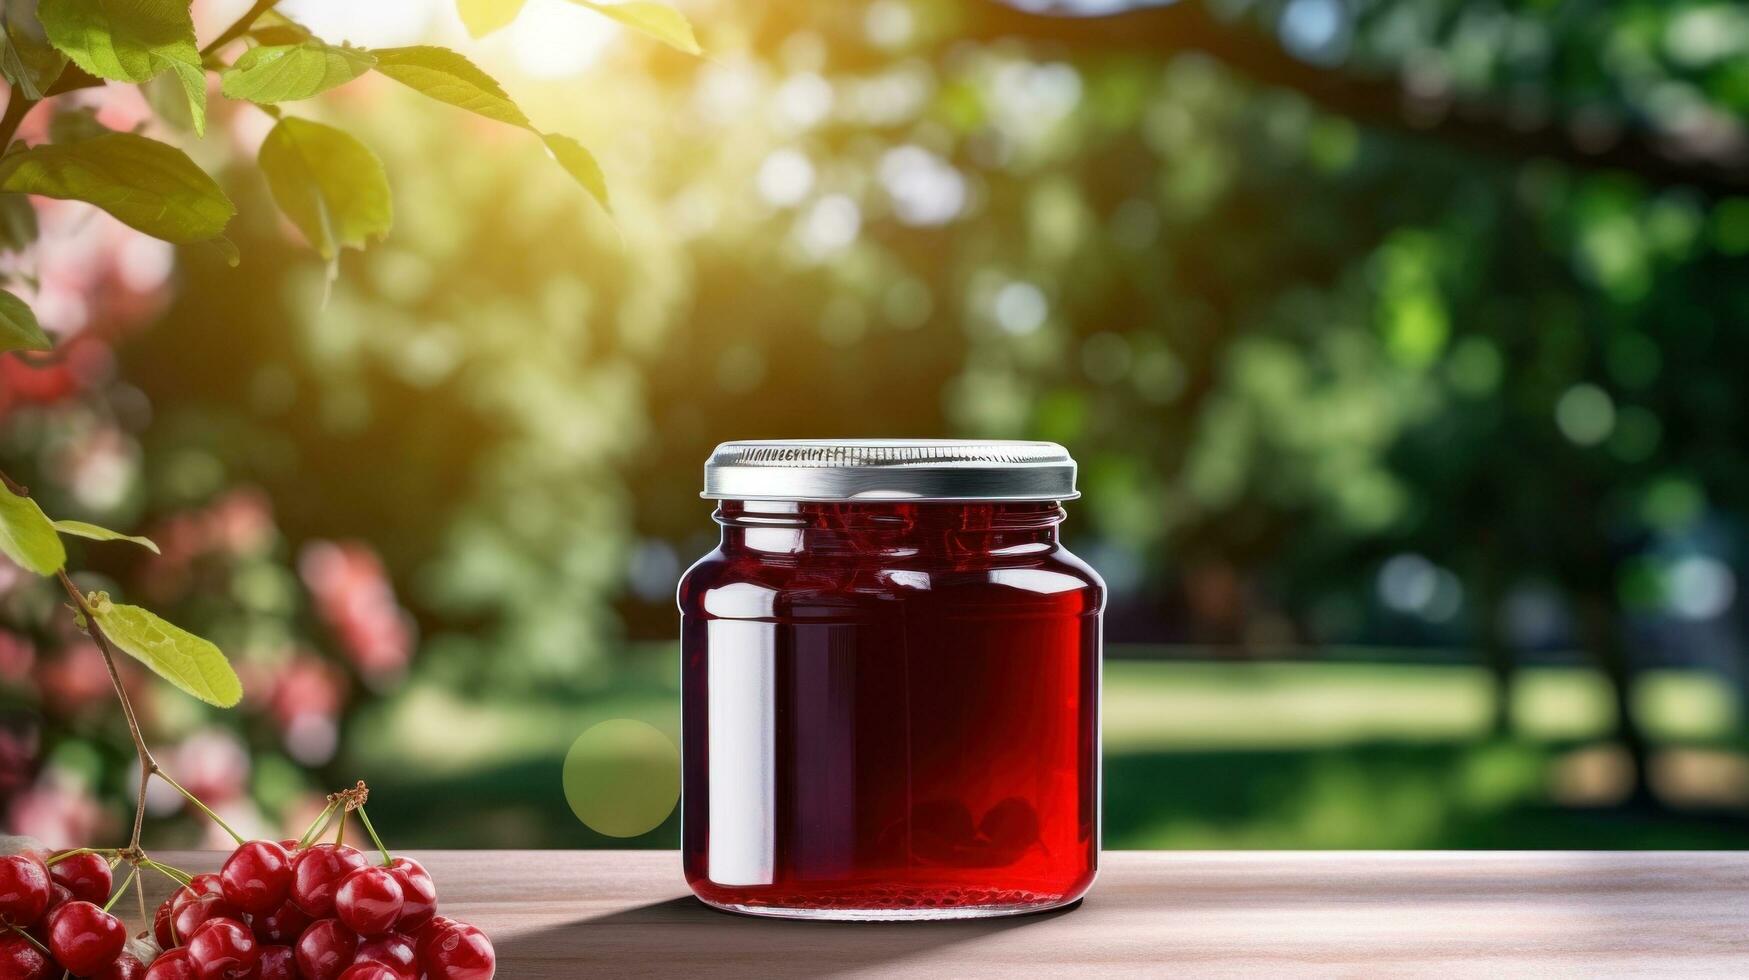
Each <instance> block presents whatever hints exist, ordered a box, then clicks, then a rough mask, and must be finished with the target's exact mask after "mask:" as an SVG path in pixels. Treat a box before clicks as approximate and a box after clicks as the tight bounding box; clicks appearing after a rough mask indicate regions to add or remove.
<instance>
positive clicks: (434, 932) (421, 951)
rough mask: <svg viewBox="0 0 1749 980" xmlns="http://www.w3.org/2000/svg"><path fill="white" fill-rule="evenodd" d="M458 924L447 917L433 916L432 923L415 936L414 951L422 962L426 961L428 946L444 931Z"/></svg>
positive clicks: (428, 923)
mask: <svg viewBox="0 0 1749 980" xmlns="http://www.w3.org/2000/svg"><path fill="white" fill-rule="evenodd" d="M458 924H459V923H457V922H456V920H454V919H452V918H450V917H449V916H447V915H434V916H432V917H431V921H430V922H427V923H425V928H423V929H420V930H419V931H418V932H416V933H414V934H413V951H414V952H415V953H416V954H418V956H419V959H420V960H424V959H425V946H426V944H428V943H429V942H430V941H431V940H433V939H436V938H437V937H438V936H439V935H441V934H442V933H443V930H445V929H448V928H449V927H450V926H453V925H458Z"/></svg>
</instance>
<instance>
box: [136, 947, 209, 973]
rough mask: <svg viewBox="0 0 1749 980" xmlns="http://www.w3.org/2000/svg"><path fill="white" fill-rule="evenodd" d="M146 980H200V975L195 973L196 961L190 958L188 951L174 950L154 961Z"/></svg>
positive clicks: (183, 949)
mask: <svg viewBox="0 0 1749 980" xmlns="http://www.w3.org/2000/svg"><path fill="white" fill-rule="evenodd" d="M146 980H200V974H199V973H198V972H196V971H195V968H194V961H193V960H191V959H189V958H188V950H187V949H186V948H182V949H172V950H168V951H166V952H164V953H162V954H160V955H159V956H158V958H157V959H155V960H153V961H152V966H151V968H150V969H148V970H147V971H146Z"/></svg>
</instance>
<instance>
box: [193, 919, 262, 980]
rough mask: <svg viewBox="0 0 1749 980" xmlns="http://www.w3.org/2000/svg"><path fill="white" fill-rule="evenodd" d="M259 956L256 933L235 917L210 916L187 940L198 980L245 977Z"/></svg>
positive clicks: (223, 979)
mask: <svg viewBox="0 0 1749 980" xmlns="http://www.w3.org/2000/svg"><path fill="white" fill-rule="evenodd" d="M260 957H261V951H260V948H259V947H258V946H257V945H256V942H255V934H254V933H252V932H250V931H249V927H248V926H246V925H244V924H243V923H241V922H239V921H237V920H236V919H213V920H211V921H209V922H207V923H206V924H205V925H203V926H201V927H200V929H199V931H197V932H196V933H195V934H194V935H193V936H192V937H191V938H190V939H189V940H188V958H189V959H190V960H191V961H193V963H194V968H195V970H196V972H198V973H199V974H200V977H201V980H225V978H227V977H233V976H247V975H248V974H249V972H250V971H251V970H253V969H254V968H255V963H256V961H257V960H258V959H260Z"/></svg>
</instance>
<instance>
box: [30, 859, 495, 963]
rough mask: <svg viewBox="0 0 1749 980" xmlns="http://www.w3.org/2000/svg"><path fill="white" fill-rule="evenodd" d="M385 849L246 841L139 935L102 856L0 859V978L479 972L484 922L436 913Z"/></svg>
mask: <svg viewBox="0 0 1749 980" xmlns="http://www.w3.org/2000/svg"><path fill="white" fill-rule="evenodd" d="M384 857H385V861H384V863H380V864H378V863H372V862H371V861H370V860H369V859H368V858H367V857H366V856H365V855H364V854H363V853H362V852H360V851H358V850H357V849H355V848H352V847H348V846H346V845H345V844H339V843H333V844H314V845H310V846H300V844H299V842H297V841H289V840H288V841H280V842H277V843H276V842H274V841H259V840H258V841H250V842H249V843H246V844H243V845H241V846H239V847H238V848H237V849H236V851H234V852H233V853H232V854H231V856H230V857H229V859H227V860H226V861H225V864H224V868H223V869H222V870H221V871H220V872H219V873H218V874H201V875H194V876H193V877H192V878H189V879H188V881H187V883H186V884H184V885H182V886H180V887H179V888H177V889H176V891H175V892H174V893H173V894H172V895H171V896H170V898H168V899H167V900H165V902H164V903H163V904H162V905H160V906H159V907H158V911H157V915H156V916H155V917H154V921H153V929H152V935H151V937H150V938H147V934H145V933H142V934H141V937H140V938H139V939H135V940H129V939H128V935H127V928H126V927H125V926H124V925H123V924H122V922H121V920H120V919H119V918H117V917H116V916H114V915H112V914H110V912H109V911H108V906H107V904H105V903H108V902H113V901H114V899H112V898H110V889H111V887H112V885H113V881H112V874H113V872H112V870H111V865H110V862H109V860H107V859H106V858H104V857H103V856H102V855H101V854H98V853H95V852H89V851H86V852H72V853H68V854H63V855H59V856H56V857H55V858H52V859H51V860H50V861H49V862H47V863H45V862H44V861H43V859H42V858H41V857H39V856H37V855H35V854H14V855H9V856H6V857H0V978H5V980H53V978H54V977H57V976H60V975H62V971H65V972H67V973H71V974H72V975H73V976H76V977H90V978H97V980H299V978H301V980H491V978H492V975H493V973H494V972H495V970H496V965H497V955H496V953H495V952H494V951H493V949H492V943H491V941H490V940H488V939H487V938H486V936H485V934H484V933H482V932H481V931H480V930H479V929H476V928H475V927H473V926H471V925H467V924H465V923H461V922H456V921H455V920H453V919H450V918H446V917H444V916H441V915H438V914H437V886H436V885H435V884H434V883H433V882H432V879H431V875H430V874H429V873H428V872H427V871H426V870H425V868H424V867H423V866H421V865H420V864H419V862H418V861H415V860H413V859H412V858H408V857H394V858H392V859H390V858H388V856H387V855H386V854H385V855H384ZM154 866H156V867H162V866H160V865H154ZM124 890H125V886H124ZM117 897H119V895H118V896H117ZM153 940H155V943H154V942H153Z"/></svg>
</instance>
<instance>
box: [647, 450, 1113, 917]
mask: <svg viewBox="0 0 1749 980" xmlns="http://www.w3.org/2000/svg"><path fill="white" fill-rule="evenodd" d="M1074 480H1075V464H1074V462H1073V461H1072V460H1071V459H1070V458H1069V456H1068V454H1067V452H1065V451H1064V450H1063V448H1062V447H1060V446H1057V445H1054V444H1051V443H1013V442H940V441H898V440H881V441H860V440H858V441H849V440H845V441H820V442H812V441H810V442H747V443H725V444H724V445H722V446H719V447H718V448H717V451H716V452H715V453H714V454H713V455H712V457H711V460H710V462H709V463H707V464H706V468H705V485H706V489H705V494H704V495H705V496H706V497H708V498H714V499H716V500H718V501H719V506H718V509H717V512H716V520H717V522H718V523H719V524H721V525H722V543H721V545H720V546H719V547H718V548H717V549H716V550H715V551H713V552H711V553H710V554H708V555H706V556H705V557H704V558H703V559H701V560H700V561H699V562H698V563H697V564H696V565H694V566H693V567H692V568H691V569H690V570H689V571H688V572H687V573H686V576H685V577H684V578H683V579H682V580H681V583H680V591H679V604H680V610H681V614H682V615H681V620H682V632H681V636H682V640H681V657H682V692H683V693H682V702H683V716H684V737H683V742H684V753H683V754H684V778H683V786H682V802H681V807H682V837H683V842H684V843H683V848H684V860H685V869H686V877H687V881H688V883H689V884H690V885H691V887H692V890H693V892H694V893H696V894H697V895H698V897H699V898H701V899H703V900H704V901H705V902H708V903H709V904H711V905H714V906H717V907H719V908H724V909H728V910H731V911H737V912H747V913H752V914H757V915H772V916H787V917H795V918H814V919H937V918H962V917H977V916H992V915H1006V914H1014V913H1021V912H1033V911H1039V910H1043V909H1049V908H1055V907H1057V906H1061V905H1066V904H1068V903H1070V902H1073V901H1075V900H1076V899H1078V898H1080V897H1081V895H1082V894H1083V893H1085V892H1086V890H1087V888H1088V887H1089V886H1090V885H1091V884H1092V882H1093V878H1094V874H1095V870H1096V866H1097V861H1098V853H1099V805H1100V804H1099V683H1100V613H1101V609H1102V607H1103V604H1104V595H1105V589H1104V584H1103V583H1102V582H1101V581H1100V579H1099V576H1098V575H1097V574H1095V573H1094V571H1093V570H1092V569H1091V568H1090V567H1088V565H1087V564H1086V563H1085V562H1083V561H1081V560H1080V559H1079V558H1077V557H1075V556H1074V555H1073V554H1071V553H1070V552H1069V551H1068V550H1067V549H1065V548H1064V547H1063V546H1062V545H1061V544H1060V543H1059V541H1058V527H1059V525H1060V524H1061V523H1062V521H1063V517H1064V513H1063V509H1062V507H1061V504H1060V501H1063V500H1068V499H1071V498H1073V497H1075V496H1076V492H1075V489H1074Z"/></svg>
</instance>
